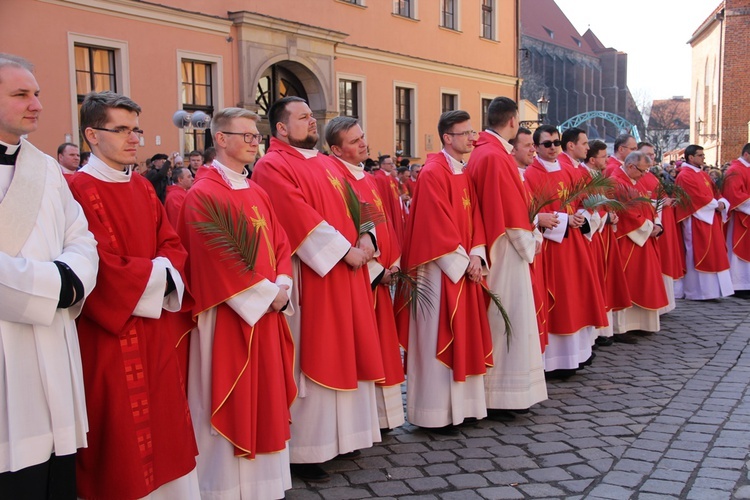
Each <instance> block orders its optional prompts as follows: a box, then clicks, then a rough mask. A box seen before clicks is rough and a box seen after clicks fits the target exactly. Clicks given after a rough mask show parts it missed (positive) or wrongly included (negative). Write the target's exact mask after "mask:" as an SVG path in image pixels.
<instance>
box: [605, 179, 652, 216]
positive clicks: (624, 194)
mask: <svg viewBox="0 0 750 500" xmlns="http://www.w3.org/2000/svg"><path fill="white" fill-rule="evenodd" d="M610 196H611V197H612V198H613V199H614V200H617V202H618V203H619V204H620V205H621V207H622V208H621V209H619V210H615V212H627V211H628V210H631V209H634V208H636V207H640V206H641V205H644V204H646V205H651V204H652V200H651V198H649V197H648V196H643V195H642V194H641V192H640V191H638V190H637V189H635V188H634V187H632V186H627V185H625V184H619V183H618V184H617V185H616V186H615V187H614V189H612V191H610Z"/></svg>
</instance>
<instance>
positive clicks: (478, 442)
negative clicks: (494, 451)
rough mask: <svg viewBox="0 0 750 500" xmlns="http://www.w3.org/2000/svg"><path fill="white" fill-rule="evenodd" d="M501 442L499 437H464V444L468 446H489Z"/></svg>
mask: <svg viewBox="0 0 750 500" xmlns="http://www.w3.org/2000/svg"><path fill="white" fill-rule="evenodd" d="M498 444H500V443H499V442H498V441H497V439H494V438H491V437H483V438H472V439H464V446H466V447H467V448H488V447H490V446H497V445H498Z"/></svg>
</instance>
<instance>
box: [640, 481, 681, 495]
mask: <svg viewBox="0 0 750 500" xmlns="http://www.w3.org/2000/svg"><path fill="white" fill-rule="evenodd" d="M684 487H685V485H684V484H683V483H680V482H677V481H666V480H663V479H648V480H647V481H646V482H645V483H643V485H642V486H641V488H640V491H645V492H650V493H659V494H664V495H679V494H680V493H681V492H682V489H683V488H684Z"/></svg>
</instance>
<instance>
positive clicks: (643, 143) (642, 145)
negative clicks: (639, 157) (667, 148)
mask: <svg viewBox="0 0 750 500" xmlns="http://www.w3.org/2000/svg"><path fill="white" fill-rule="evenodd" d="M636 147H637V148H638V150H639V151H640V150H641V149H642V148H653V147H654V145H653V144H651V143H650V142H646V141H641V142H639V143H638V146H636Z"/></svg>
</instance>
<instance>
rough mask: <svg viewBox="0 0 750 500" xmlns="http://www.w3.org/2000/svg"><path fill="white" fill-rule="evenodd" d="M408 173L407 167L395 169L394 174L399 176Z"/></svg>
mask: <svg viewBox="0 0 750 500" xmlns="http://www.w3.org/2000/svg"><path fill="white" fill-rule="evenodd" d="M408 171H409V167H398V168H397V169H396V173H399V174H403V173H404V172H408Z"/></svg>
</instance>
